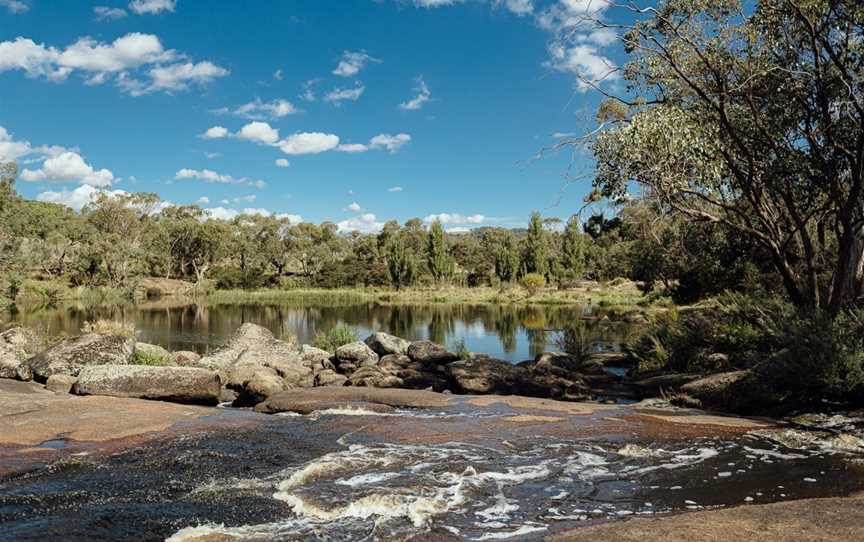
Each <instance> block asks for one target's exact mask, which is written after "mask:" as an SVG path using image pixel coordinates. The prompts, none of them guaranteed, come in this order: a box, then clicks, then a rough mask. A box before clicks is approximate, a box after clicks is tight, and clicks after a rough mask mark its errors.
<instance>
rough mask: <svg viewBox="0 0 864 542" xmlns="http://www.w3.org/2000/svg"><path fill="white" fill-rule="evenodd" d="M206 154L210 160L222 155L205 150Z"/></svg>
mask: <svg viewBox="0 0 864 542" xmlns="http://www.w3.org/2000/svg"><path fill="white" fill-rule="evenodd" d="M204 156H206V157H207V158H208V159H209V160H213V159H214V158H219V157H220V156H222V153H220V152H207V151H204Z"/></svg>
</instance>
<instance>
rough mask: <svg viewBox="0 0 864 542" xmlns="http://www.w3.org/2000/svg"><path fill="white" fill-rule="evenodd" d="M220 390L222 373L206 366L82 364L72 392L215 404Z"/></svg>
mask: <svg viewBox="0 0 864 542" xmlns="http://www.w3.org/2000/svg"><path fill="white" fill-rule="evenodd" d="M221 390H222V384H221V382H220V380H219V375H217V374H216V373H214V372H212V371H208V370H206V369H196V368H193V367H149V366H140V365H127V366H111V365H97V366H87V367H83V368H82V369H81V371H80V373H79V374H78V381H77V382H76V383H75V385H74V386H73V387H72V393H74V394H76V395H109V396H112V397H135V398H139V399H155V400H160V401H170V402H174V403H196V404H212V405H215V404H217V403H218V402H219V396H220V393H221Z"/></svg>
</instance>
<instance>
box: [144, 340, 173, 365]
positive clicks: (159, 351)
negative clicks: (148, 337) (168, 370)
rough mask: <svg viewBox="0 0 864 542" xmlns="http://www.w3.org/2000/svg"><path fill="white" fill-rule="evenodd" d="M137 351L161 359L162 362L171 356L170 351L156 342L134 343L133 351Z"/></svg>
mask: <svg viewBox="0 0 864 542" xmlns="http://www.w3.org/2000/svg"><path fill="white" fill-rule="evenodd" d="M139 352H141V353H143V354H145V355H147V356H148V357H154V358H157V359H161V360H162V361H163V362H167V361H168V360H169V359H170V357H171V353H170V352H169V351H167V350H165V349H164V348H162V347H161V346H159V345H158V344H149V343H135V353H136V354H137V353H139Z"/></svg>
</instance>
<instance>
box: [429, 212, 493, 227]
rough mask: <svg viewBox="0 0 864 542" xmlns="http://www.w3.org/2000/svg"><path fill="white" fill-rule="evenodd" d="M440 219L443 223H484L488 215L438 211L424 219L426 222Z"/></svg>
mask: <svg viewBox="0 0 864 542" xmlns="http://www.w3.org/2000/svg"><path fill="white" fill-rule="evenodd" d="M436 220H437V221H439V222H440V223H441V224H444V225H447V224H482V223H483V222H485V221H486V217H485V216H483V215H480V214H475V215H468V216H466V215H462V214H459V213H438V214H432V215H429V216H427V217H426V218H424V219H423V221H424V222H426V223H432V222H435V221H436Z"/></svg>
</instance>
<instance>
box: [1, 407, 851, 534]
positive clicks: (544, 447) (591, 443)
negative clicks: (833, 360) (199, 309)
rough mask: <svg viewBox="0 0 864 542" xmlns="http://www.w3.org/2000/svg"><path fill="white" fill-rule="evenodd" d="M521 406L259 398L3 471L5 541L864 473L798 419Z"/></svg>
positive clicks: (293, 524) (337, 529)
mask: <svg viewBox="0 0 864 542" xmlns="http://www.w3.org/2000/svg"><path fill="white" fill-rule="evenodd" d="M603 408H604V409H606V408H607V407H603ZM514 412H515V411H512V410H508V409H500V408H481V407H472V408H467V407H465V406H463V407H461V408H458V409H452V408H451V409H441V410H432V411H397V412H393V413H390V414H372V413H371V412H364V411H336V412H326V411H325V412H318V413H314V414H312V415H310V416H298V415H276V416H263V415H255V414H251V413H249V414H248V416H249V417H250V418H252V419H255V420H256V425H255V426H254V427H251V428H250V427H246V428H240V429H231V430H222V431H216V432H213V433H208V434H192V435H187V436H185V437H182V438H176V439H173V440H168V441H165V442H160V443H158V444H156V445H150V446H146V447H141V448H136V449H132V450H128V451H125V452H122V453H119V454H116V455H113V456H110V457H107V458H100V457H92V458H90V457H88V456H86V455H84V456H76V457H73V458H71V459H66V460H63V461H61V462H59V463H56V464H54V465H52V466H50V467H49V468H45V469H39V470H34V471H31V472H29V473H24V474H19V475H16V476H11V477H9V478H8V479H6V480H2V479H0V539H3V540H22V541H24V540H59V539H62V540H73V541H78V540H80V541H84V540H87V541H96V540H130V541H131V540H135V541H141V540H164V539H167V540H170V541H172V542H180V541H182V542H189V541H192V540H198V539H200V537H205V536H210V537H213V538H210V540H219V541H220V542H221V541H226V540H227V541H235V540H236V541H346V542H347V541H359V540H381V541H395V540H407V539H409V538H410V537H411V536H413V535H416V534H418V533H424V532H430V531H433V532H437V533H441V534H444V535H447V536H452V537H454V538H453V540H477V541H482V540H542V539H543V537H545V536H546V535H548V534H550V533H552V532H555V531H556V530H561V529H564V528H573V527H578V526H580V525H586V524H591V523H595V522H598V521H604V522H605V521H618V520H621V519H623V518H628V517H634V516H653V515H658V514H670V513H678V512H683V511H689V510H699V509H710V508H716V507H723V506H728V505H744V504H747V503H766V502H775V501H783V500H791V499H800V498H807V497H818V496H826V495H843V494H847V493H849V492H852V491H856V490H860V489H862V487H864V465H862V463H861V462H860V458H859V457H858V456H855V455H850V454H848V453H847V451H846V450H845V449H844V448H843V447H842V446H836V445H832V444H830V443H828V442H825V441H818V442H816V441H814V442H810V443H808V444H806V445H803V446H798V447H795V448H790V447H788V443H787V444H783V442H785V441H784V440H783V439H782V438H778V435H782V431H781V432H777V431H773V432H772V431H764V430H763V431H750V432H745V431H733V430H727V429H724V428H723V427H722V426H710V425H709V426H705V427H704V428H703V429H695V427H697V426H696V425H693V424H685V425H677V424H672V425H675V427H667V426H666V425H663V424H658V423H657V422H656V421H651V420H650V419H649V417H646V416H645V415H642V414H638V413H637V414H634V411H632V410H630V409H629V407H608V409H606V410H600V411H598V412H596V413H594V414H592V415H587V416H584V415H583V416H572V417H570V416H567V415H560V413H559V414H558V415H560V416H562V417H560V418H558V421H557V422H556V421H555V418H549V417H547V418H538V419H537V420H536V421H537V422H538V423H539V422H542V421H544V420H545V423H543V424H541V425H536V424H535V425H532V424H531V423H527V424H526V423H513V421H514V420H515V418H513V417H512V416H513V415H514ZM682 415H684V414H682ZM519 419H520V420H523V421H527V422H530V421H531V419H530V418H524V419H523V418H519ZM262 420H263V421H262ZM556 423H557V424H558V425H557V426H556ZM550 424H551V425H550ZM204 539H205V540H206V539H207V538H204Z"/></svg>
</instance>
